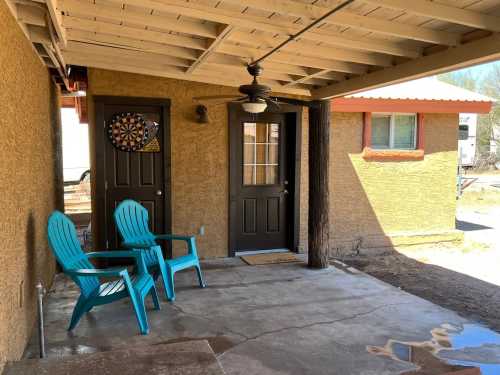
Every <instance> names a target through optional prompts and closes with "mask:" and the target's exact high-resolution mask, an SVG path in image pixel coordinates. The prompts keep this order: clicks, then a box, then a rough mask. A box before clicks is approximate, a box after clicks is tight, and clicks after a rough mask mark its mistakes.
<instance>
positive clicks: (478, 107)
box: [331, 98, 492, 113]
mask: <svg viewBox="0 0 500 375" xmlns="http://www.w3.org/2000/svg"><path fill="white" fill-rule="evenodd" d="M331 103H332V104H331V106H332V107H331V108H332V112H411V113H416V112H421V113H488V112H490V111H491V105H492V103H491V102H469V101H445V100H415V99H412V100H408V99H365V98H334V99H332V100H331Z"/></svg>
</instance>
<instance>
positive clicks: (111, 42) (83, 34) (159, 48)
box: [66, 29, 200, 60]
mask: <svg viewBox="0 0 500 375" xmlns="http://www.w3.org/2000/svg"><path fill="white" fill-rule="evenodd" d="M66 35H67V38H68V40H73V41H77V42H86V43H89V44H99V45H103V46H109V47H121V48H124V49H130V50H134V51H143V52H152V53H158V54H161V55H168V56H174V57H180V58H182V59H188V60H196V59H197V58H198V57H199V56H200V51H198V50H194V49H190V48H184V47H177V46H172V45H167V44H162V43H156V42H148V41H145V40H137V39H132V38H127V37H123V36H117V35H110V34H100V33H93V32H89V31H82V30H76V29H68V30H67V32H66Z"/></svg>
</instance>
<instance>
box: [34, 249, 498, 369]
mask: <svg viewBox="0 0 500 375" xmlns="http://www.w3.org/2000/svg"><path fill="white" fill-rule="evenodd" d="M203 270H204V272H205V277H206V280H207V284H208V287H207V288H206V289H200V288H198V287H196V285H197V282H196V275H195V272H194V271H189V272H181V273H179V274H177V275H176V286H177V289H176V290H177V300H176V301H175V303H168V302H166V301H165V300H164V295H163V289H162V288H161V289H159V292H160V293H162V295H161V297H162V309H161V310H160V311H154V310H152V303H151V301H148V303H149V308H150V309H149V310H148V319H149V324H150V328H151V333H150V334H149V335H147V336H141V335H139V333H138V328H137V325H136V320H135V317H134V315H133V311H132V308H131V305H130V303H129V302H128V301H126V300H124V301H121V302H118V303H115V304H111V305H106V306H102V307H97V308H95V309H94V310H93V311H91V312H90V313H89V314H87V316H85V317H84V318H82V320H81V321H80V323H79V325H78V326H77V327H76V329H75V330H74V331H73V332H71V333H68V332H67V331H66V328H67V326H68V322H69V319H70V316H71V312H72V309H73V305H74V303H75V301H76V298H77V294H78V292H77V289H76V288H75V287H74V284H73V283H72V282H71V281H70V280H68V279H66V277H64V276H61V275H60V276H58V278H57V280H56V283H55V285H54V288H53V290H52V291H51V292H50V296H49V297H48V299H47V302H46V309H45V313H46V314H45V315H46V316H45V319H46V340H47V351H48V356H49V357H57V356H68V355H74V354H83V353H94V352H99V351H109V350H114V349H120V348H127V347H131V346H145V345H154V344H160V343H162V344H166V343H175V342H180V341H189V340H199V339H206V340H208V342H209V343H210V345H211V347H212V349H213V350H214V351H215V353H216V355H217V358H218V361H219V363H220V364H221V366H222V368H223V369H224V371H225V373H226V374H245V375H251V374H259V375H263V374H342V375H345V374H363V375H371V374H373V375H375V374H377V375H383V374H399V373H404V372H406V371H408V370H415V369H416V368H417V367H416V366H415V365H413V364H411V363H409V362H405V361H404V360H397V359H395V357H400V356H393V355H392V354H390V353H389V354H387V353H385V352H384V351H385V349H386V348H387V347H386V344H388V342H389V343H391V342H392V343H394V342H397V343H426V342H427V343H429V342H431V344H432V345H438V346H439V345H441V344H440V343H441V341H439V339H438V340H437V341H436V331H437V332H438V335H439V334H441V335H442V334H443V333H442V332H441V331H443V327H449V326H448V325H452V326H454V327H458V328H447V329H451V330H452V331H453V330H454V329H458V331H460V330H461V329H462V327H464V325H466V326H467V324H468V323H470V322H467V321H466V320H465V319H463V318H461V317H459V316H458V315H457V314H455V313H454V312H451V311H449V310H446V309H443V308H441V307H438V306H436V305H434V304H432V303H430V302H427V301H425V300H423V299H420V298H418V297H415V296H413V295H410V294H407V293H405V292H403V291H401V290H399V289H397V288H395V287H392V286H390V285H388V284H385V283H383V282H381V281H379V280H377V279H374V278H372V277H371V276H368V275H366V274H363V273H361V272H357V271H355V270H352V269H341V268H336V267H330V268H329V269H326V270H311V269H308V268H306V267H305V264H304V263H288V264H277V265H267V266H254V267H251V266H247V265H245V264H244V263H243V262H242V261H241V260H239V259H238V258H232V259H221V260H213V261H208V262H204V264H203ZM157 285H160V283H158V284H157ZM443 325H444V326H443ZM440 330H441V331H440ZM486 331H487V330H486ZM431 332H433V334H431ZM489 332H491V331H489ZM491 334H492V335H493V336H494V335H495V333H494V332H491ZM433 337H434V339H433ZM442 338H443V337H441V339H442ZM431 339H432V340H431ZM483 344H485V343H484V342H481V343H476V344H473V345H472V346H473V347H474V350H473V353H472V354H471V353H470V352H469V353H468V357H467V358H468V360H472V361H473V362H474V355H477V356H478V358H479V357H481V358H483V359H484V358H485V355H486V356H487V358H488V362H489V363H500V346H499V345H485V346H482V345H483ZM489 344H496V343H495V342H491V343H489ZM498 344H500V342H499V343H498ZM417 345H418V344H417ZM446 346H447V345H445V346H444V347H440V349H439V350H438V351H439V354H441V353H445V354H446V355H444V357H448V358H450V356H451V358H455V359H457V358H458V359H460V356H459V354H460V350H463V349H464V348H457V351H454V350H453V349H449V348H446ZM384 347H385V349H384ZM441 349H443V350H442V351H441ZM37 350H38V348H37V337H36V336H35V337H33V338H32V340H31V342H30V344H29V346H28V348H27V350H26V353H25V358H33V357H36V355H37ZM485 350H488V352H487V354H485ZM377 354H378V355H377ZM381 354H382V355H381ZM457 356H458V357H457ZM400 358H401V357H400ZM433 358H435V357H433ZM478 361H479V360H478ZM437 362H439V361H437ZM479 362H480V361H479ZM456 363H464V362H460V360H459V361H458V362H456ZM109 373H110V374H111V373H112V372H109ZM426 374H427V373H426ZM483 374H487V372H483ZM73 375H77V374H73Z"/></svg>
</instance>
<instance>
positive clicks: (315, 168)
mask: <svg viewBox="0 0 500 375" xmlns="http://www.w3.org/2000/svg"><path fill="white" fill-rule="evenodd" d="M330 112H331V107H330V101H329V100H321V101H319V100H318V101H315V102H313V105H312V106H311V107H310V108H309V223H308V233H309V242H308V251H309V262H308V263H309V267H313V268H327V267H328V248H329V238H330V225H329V214H330V205H329V198H330V197H329V195H330V188H329V178H328V176H329V172H328V170H329V160H330V157H329V156H330Z"/></svg>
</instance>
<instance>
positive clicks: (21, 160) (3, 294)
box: [0, 1, 62, 372]
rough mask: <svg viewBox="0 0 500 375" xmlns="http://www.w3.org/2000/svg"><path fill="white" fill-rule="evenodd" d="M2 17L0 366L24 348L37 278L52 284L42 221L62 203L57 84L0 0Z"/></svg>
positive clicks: (33, 313) (32, 315)
mask: <svg viewBox="0 0 500 375" xmlns="http://www.w3.org/2000/svg"><path fill="white" fill-rule="evenodd" d="M0 20H2V22H1V23H0V46H2V48H0V67H1V68H0V129H1V130H2V137H0V150H1V153H2V156H1V157H0V173H1V178H0V192H1V207H2V212H3V214H2V215H1V217H0V243H1V244H2V245H1V251H0V269H1V271H0V372H1V368H2V363H3V362H4V361H5V360H15V359H18V358H19V357H20V356H21V354H22V352H23V350H24V346H25V344H26V341H27V339H28V337H29V335H30V333H31V331H32V328H33V327H34V323H35V319H36V316H37V314H36V294H35V283H36V281H37V280H39V279H41V280H42V281H43V283H44V285H45V286H46V287H49V286H50V282H51V280H52V277H53V274H54V271H55V262H54V258H53V257H52V255H51V253H50V251H49V249H48V244H47V241H46V232H45V228H46V221H47V217H48V215H49V214H50V212H51V211H52V210H53V209H54V208H55V207H56V205H57V204H60V203H61V199H62V196H61V195H60V194H59V195H58V192H60V191H61V190H60V189H56V181H57V180H58V179H60V176H61V172H62V171H61V170H60V165H61V164H60V162H61V160H60V159H58V157H56V156H57V155H59V156H60V153H56V150H58V152H59V150H60V144H59V135H60V124H59V120H58V118H59V112H58V105H57V103H58V97H57V92H56V90H55V88H54V86H53V84H52V82H51V79H50V77H49V74H48V71H47V69H46V68H45V67H44V66H43V65H42V63H41V61H40V60H39V59H38V57H37V56H36V54H35V52H34V51H33V49H32V48H31V46H30V43H29V42H28V40H27V39H26V37H25V36H24V34H23V33H22V31H21V30H20V28H19V27H18V25H17V23H16V22H15V20H14V18H13V17H12V15H11V13H10V12H9V10H8V8H7V6H6V4H5V2H4V1H0ZM56 170H57V172H56ZM60 186H61V188H62V182H61V185H60Z"/></svg>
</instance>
